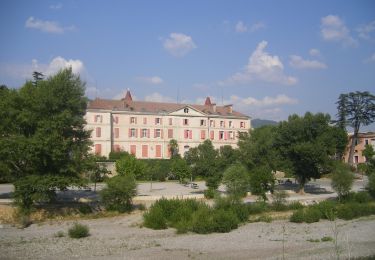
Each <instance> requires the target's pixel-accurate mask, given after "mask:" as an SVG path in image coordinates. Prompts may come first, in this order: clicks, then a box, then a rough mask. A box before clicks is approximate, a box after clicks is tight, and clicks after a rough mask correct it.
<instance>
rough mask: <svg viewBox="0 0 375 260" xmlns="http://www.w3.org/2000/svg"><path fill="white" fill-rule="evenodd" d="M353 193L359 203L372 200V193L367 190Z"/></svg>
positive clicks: (354, 198)
mask: <svg viewBox="0 0 375 260" xmlns="http://www.w3.org/2000/svg"><path fill="white" fill-rule="evenodd" d="M352 194H353V200H354V201H355V202H358V203H368V202H370V201H371V200H372V198H371V195H370V193H368V192H367V191H360V192H356V193H352Z"/></svg>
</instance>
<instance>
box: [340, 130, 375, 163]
mask: <svg viewBox="0 0 375 260" xmlns="http://www.w3.org/2000/svg"><path fill="white" fill-rule="evenodd" d="M348 139H349V142H348V145H347V146H346V150H345V154H344V161H345V162H348V161H349V151H350V146H351V145H352V141H353V133H349V134H348ZM366 145H372V147H373V148H374V149H375V133H374V132H367V133H358V139H357V141H356V144H355V148H354V154H353V163H355V164H358V163H364V162H366V157H365V156H364V155H363V154H362V152H363V151H364V150H365V148H366Z"/></svg>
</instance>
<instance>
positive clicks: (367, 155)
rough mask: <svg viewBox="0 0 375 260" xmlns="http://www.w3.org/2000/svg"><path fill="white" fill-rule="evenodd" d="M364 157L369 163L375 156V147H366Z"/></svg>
mask: <svg viewBox="0 0 375 260" xmlns="http://www.w3.org/2000/svg"><path fill="white" fill-rule="evenodd" d="M362 154H363V156H365V158H366V161H367V162H369V161H370V160H371V159H373V157H374V156H375V151H374V147H372V145H368V144H366V145H365V150H363V152H362Z"/></svg>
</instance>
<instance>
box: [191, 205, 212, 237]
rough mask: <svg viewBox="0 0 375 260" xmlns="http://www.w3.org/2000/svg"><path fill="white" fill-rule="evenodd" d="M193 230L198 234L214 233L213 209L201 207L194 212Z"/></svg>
mask: <svg viewBox="0 0 375 260" xmlns="http://www.w3.org/2000/svg"><path fill="white" fill-rule="evenodd" d="M191 230H192V231H193V232H195V233H198V234H208V233H212V232H213V231H214V223H213V221H212V210H210V209H208V208H201V209H199V210H197V211H196V212H194V213H193V215H192V220H191Z"/></svg>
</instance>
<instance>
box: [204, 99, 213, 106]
mask: <svg viewBox="0 0 375 260" xmlns="http://www.w3.org/2000/svg"><path fill="white" fill-rule="evenodd" d="M204 105H205V106H211V105H212V103H211V99H210V97H206V101H204Z"/></svg>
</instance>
